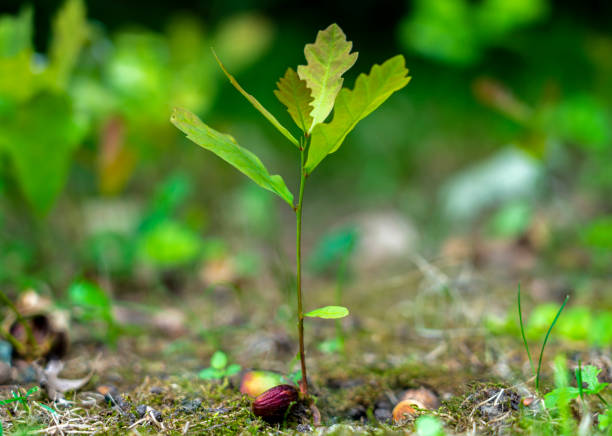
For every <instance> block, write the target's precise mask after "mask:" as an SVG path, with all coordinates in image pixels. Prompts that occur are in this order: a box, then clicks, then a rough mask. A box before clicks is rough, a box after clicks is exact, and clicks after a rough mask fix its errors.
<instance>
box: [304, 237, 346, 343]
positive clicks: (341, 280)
mask: <svg viewBox="0 0 612 436" xmlns="http://www.w3.org/2000/svg"><path fill="white" fill-rule="evenodd" d="M357 239H358V235H357V230H356V229H355V228H354V227H348V228H342V229H339V230H336V231H334V232H330V233H328V234H327V235H325V236H324V237H323V238H322V240H321V241H320V242H319V244H318V245H317V247H316V248H315V249H314V252H313V255H312V257H311V261H310V263H311V264H312V268H313V269H314V270H316V271H319V272H320V271H325V270H330V269H333V268H335V269H336V291H335V296H334V298H335V301H334V304H336V305H340V304H342V301H343V294H344V284H345V282H346V278H347V273H348V271H347V270H348V264H349V259H350V257H351V255H352V254H353V252H354V251H355V245H356V243H357ZM318 348H319V350H321V351H323V352H324V353H338V352H340V353H344V329H343V328H342V322H341V320H340V319H336V335H335V336H334V337H333V338H330V339H328V340H326V341H323V342H321V343H320V344H319V346H318Z"/></svg>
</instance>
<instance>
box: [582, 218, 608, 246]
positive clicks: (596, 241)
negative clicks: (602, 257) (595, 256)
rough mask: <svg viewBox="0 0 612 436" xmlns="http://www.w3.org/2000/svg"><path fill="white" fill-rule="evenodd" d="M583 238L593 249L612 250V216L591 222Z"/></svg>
mask: <svg viewBox="0 0 612 436" xmlns="http://www.w3.org/2000/svg"><path fill="white" fill-rule="evenodd" d="M582 238H583V241H584V242H585V243H586V244H587V245H589V246H591V247H594V248H600V249H604V250H612V216H605V217H601V218H598V219H596V220H594V221H593V222H591V223H590V224H589V225H588V226H587V227H586V229H585V230H584V232H583V234H582Z"/></svg>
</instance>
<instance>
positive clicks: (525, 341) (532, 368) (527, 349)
mask: <svg viewBox="0 0 612 436" xmlns="http://www.w3.org/2000/svg"><path fill="white" fill-rule="evenodd" d="M518 314H519V322H520V325H521V336H522V337H523V344H525V351H526V352H527V357H528V358H529V365H530V366H531V373H532V374H534V375H535V373H536V372H535V366H533V359H532V358H531V352H530V351H529V344H528V343H527V337H526V336H525V326H524V325H523V311H522V309H521V284H520V283H519V285H518Z"/></svg>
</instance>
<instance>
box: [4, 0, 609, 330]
mask: <svg viewBox="0 0 612 436" xmlns="http://www.w3.org/2000/svg"><path fill="white" fill-rule="evenodd" d="M51 3H52V4H42V3H41V4H36V3H34V7H27V6H23V7H22V5H21V4H14V3H11V2H8V3H7V4H6V5H5V4H3V5H2V6H1V7H0V13H1V14H2V15H1V17H0V285H4V286H5V287H6V289H7V290H9V293H16V292H21V290H25V289H28V288H32V287H33V288H36V289H38V290H42V291H44V292H43V293H46V294H48V293H55V292H57V293H61V292H60V291H59V290H68V289H70V286H71V284H72V283H74V282H75V277H77V278H81V277H87V279H92V280H93V282H96V283H100V284H101V285H104V286H102V287H103V289H105V291H107V292H108V296H109V298H112V297H113V296H114V293H115V292H123V290H124V289H132V288H136V289H140V288H141V287H147V288H149V287H151V286H153V287H155V288H159V289H166V290H180V289H181V288H184V287H186V286H189V284H190V283H197V285H198V286H201V285H202V284H204V285H205V286H212V284H214V283H216V284H219V283H223V284H224V285H226V286H229V287H230V288H231V289H234V290H236V291H237V292H238V293H240V291H239V290H240V289H241V287H242V286H243V285H244V283H245V280H252V279H254V278H257V277H260V276H262V272H263V271H266V269H265V267H266V265H269V264H274V266H273V268H275V269H274V271H273V274H274V275H275V280H276V282H275V283H276V284H277V285H278V287H280V288H290V287H291V283H292V280H293V279H292V278H291V274H289V273H288V268H287V265H286V264H287V259H286V256H285V253H286V247H285V245H286V244H285V243H284V242H283V241H282V240H281V241H280V242H279V241H277V240H276V239H275V238H273V237H272V235H273V234H274V233H275V232H276V231H277V230H278V229H279V228H283V227H284V226H285V224H286V222H285V218H286V217H285V216H284V215H283V214H282V213H281V212H278V211H277V210H276V208H275V206H274V202H273V200H272V197H271V196H270V195H269V193H267V192H261V191H258V190H257V189H253V188H251V187H248V186H247V185H245V184H244V183H243V182H242V181H241V179H240V178H239V176H235V175H234V174H233V173H232V172H231V171H228V170H225V169H224V168H223V167H222V166H221V165H220V164H219V163H217V162H214V161H212V160H211V161H206V162H204V161H202V160H200V158H199V157H197V158H196V157H195V156H196V155H197V151H193V152H192V151H191V148H190V147H184V146H183V145H181V144H182V142H181V139H180V136H181V135H180V134H179V133H178V132H176V131H175V129H174V128H172V126H170V125H169V124H168V123H167V120H168V118H169V116H170V112H171V108H172V107H174V106H181V107H188V108H189V109H191V110H193V111H194V112H197V114H198V115H199V116H202V117H204V116H206V117H208V118H210V119H211V120H213V121H214V123H215V124H216V125H219V126H220V127H222V128H223V129H224V130H231V131H235V132H237V136H243V137H248V138H249V144H252V148H253V151H255V152H257V153H258V154H260V155H262V156H263V158H264V159H265V160H266V161H270V162H271V164H272V165H273V166H274V167H276V168H280V169H281V171H280V174H281V175H283V176H286V175H287V174H288V173H289V168H290V167H289V162H290V160H289V159H290V152H289V151H285V150H284V149H282V148H280V147H278V148H275V145H276V142H277V137H276V136H275V132H274V131H273V130H271V129H267V128H266V127H260V125H259V124H258V123H257V122H255V120H256V118H257V114H256V113H254V112H251V111H249V110H248V109H245V110H243V109H241V106H239V105H238V99H239V98H240V96H237V95H234V93H233V92H231V91H230V90H229V87H228V86H227V83H226V81H225V79H224V78H223V77H222V73H221V72H220V71H219V69H218V68H217V67H216V63H215V61H214V58H213V57H212V56H211V54H210V50H209V49H210V47H211V46H213V47H215V50H216V52H217V53H218V54H219V56H220V58H222V59H223V60H224V62H225V64H226V65H227V68H228V69H229V70H231V71H232V72H233V73H235V74H236V75H237V79H238V80H239V81H240V82H241V83H244V84H245V87H248V89H250V90H252V91H253V93H254V94H257V95H258V96H261V101H262V104H264V105H265V106H266V107H270V109H271V111H272V112H275V113H280V116H279V121H280V122H281V123H283V124H284V123H285V122H289V116H288V114H285V113H284V112H283V111H282V107H281V105H280V104H279V103H277V102H276V101H275V100H274V96H273V95H272V93H270V92H269V91H268V90H269V89H270V88H271V87H272V85H273V84H274V81H275V80H276V78H277V77H279V76H280V75H281V74H282V72H283V65H281V63H282V60H283V59H289V60H292V61H295V62H297V61H298V59H297V58H294V59H292V58H291V56H292V55H291V54H290V53H295V52H297V51H298V50H297V47H298V46H299V45H300V43H301V41H303V40H304V38H305V37H306V36H305V35H309V34H311V33H312V31H313V29H316V28H319V27H320V25H321V23H322V22H324V23H326V22H332V21H335V20H337V19H339V18H338V17H336V16H329V17H328V16H326V15H325V14H332V15H333V14H336V13H337V12H336V11H334V10H333V8H332V9H330V10H327V9H326V10H321V11H318V12H317V13H316V14H314V13H312V12H306V11H302V10H301V9H299V7H298V6H296V5H294V6H291V7H290V6H287V5H285V4H283V3H282V2H280V1H279V0H272V1H270V2H268V3H267V6H265V7H264V6H261V5H254V4H250V3H245V4H242V3H241V4H234V3H232V4H227V5H226V4H223V5H222V7H221V6H219V5H216V3H215V4H212V3H211V5H208V6H206V7H201V5H200V6H198V7H197V8H196V7H195V6H194V7H193V8H192V9H188V10H181V5H179V4H177V5H174V4H170V3H169V4H167V5H165V6H164V8H165V9H164V10H167V14H162V15H161V18H160V16H156V17H153V18H154V19H152V17H151V15H152V14H153V13H154V12H153V11H157V10H158V9H155V10H153V9H151V11H147V10H144V11H141V13H140V16H139V17H138V22H134V21H135V19H134V18H133V16H131V15H129V14H126V15H125V16H117V17H114V16H113V17H111V18H112V19H111V18H109V17H108V16H104V15H100V14H101V9H100V4H102V2H98V1H97V0H89V1H83V0H66V1H63V0H61V1H60V0H58V1H56V2H51ZM11 5H13V6H11ZM215 5H216V6H215ZM245 5H246V6H245ZM183 6H184V5H183ZM11 7H12V8H13V9H11ZM352 7H353V9H354V14H343V16H342V20H343V21H342V22H341V24H343V22H346V23H347V28H348V29H350V32H351V34H354V35H355V41H356V43H357V42H358V43H359V44H360V45H361V46H364V47H368V49H367V50H363V52H364V57H367V56H372V57H374V56H375V57H376V58H377V59H380V58H381V57H384V55H385V54H391V53H395V52H397V51H398V50H402V51H403V52H404V54H405V56H406V57H407V61H408V63H409V64H410V65H412V66H413V71H414V72H415V77H416V79H415V82H414V84H413V89H412V91H411V93H410V95H399V96H398V97H397V98H396V99H394V100H393V101H392V102H390V104H389V105H387V106H384V107H383V108H381V110H380V112H378V113H376V114H373V115H372V116H371V117H370V118H369V119H367V120H365V121H364V123H363V126H362V127H361V128H360V129H359V130H358V131H356V132H355V133H354V135H353V136H351V137H349V138H348V139H347V140H348V141H349V142H350V143H351V144H350V150H351V152H350V153H346V152H345V151H344V150H339V151H338V153H340V154H342V157H339V158H338V159H335V160H333V161H331V162H330V163H329V165H326V166H325V167H323V168H321V169H320V170H319V171H320V174H319V177H317V178H316V179H313V180H312V181H311V182H310V188H309V190H311V192H312V196H313V198H320V199H321V200H320V203H319V204H317V205H316V207H314V208H313V210H314V209H316V210H317V213H316V214H314V213H313V214H312V216H310V217H309V219H310V220H311V221H312V222H313V224H314V223H315V222H316V220H318V222H317V223H316V225H315V226H314V227H315V228H319V229H329V228H341V227H342V223H343V222H345V221H341V222H340V223H339V222H337V221H335V218H333V217H335V216H343V215H347V214H351V213H353V212H354V211H355V210H372V211H375V210H377V209H379V208H380V207H381V205H384V206H385V208H390V209H393V210H392V212H393V216H395V217H397V218H398V219H399V220H401V221H402V225H404V226H405V227H408V228H411V229H413V230H414V229H419V233H420V234H421V237H420V238H419V242H418V244H419V245H418V247H417V246H416V243H411V244H406V247H407V248H405V249H406V250H416V249H418V250H419V251H422V252H423V254H424V255H426V256H427V257H429V256H436V255H437V254H438V253H440V254H441V255H442V256H447V255H448V254H449V253H450V252H452V251H453V249H452V248H453V247H454V248H455V249H456V248H457V246H458V245H459V246H460V248H461V246H463V247H464V246H465V245H466V244H468V245H469V244H471V245H474V246H475V247H472V248H470V250H471V251H470V250H468V252H469V253H471V259H472V260H473V261H474V262H475V263H478V262H482V261H483V259H484V261H487V260H490V259H496V258H497V257H496V256H497V255H498V254H499V253H498V252H495V253H492V252H491V247H490V246H489V245H487V244H484V243H483V242H482V241H483V240H486V242H490V241H493V242H495V243H496V244H497V243H499V244H506V246H505V247H506V248H508V247H511V249H515V250H516V249H522V250H523V251H521V252H520V254H521V256H520V257H521V258H523V259H526V258H527V257H528V255H533V254H534V253H537V254H538V256H536V258H537V259H543V261H544V262H549V263H550V265H551V267H552V268H562V270H563V277H564V278H566V279H567V280H568V281H570V282H572V283H574V284H576V285H578V286H579V287H580V286H581V287H588V286H587V285H584V283H586V282H585V281H584V280H583V276H584V274H586V272H589V273H594V274H606V272H607V271H608V269H609V262H610V260H611V256H612V215H611V213H612V208H611V206H610V200H609V199H610V195H611V194H612V159H610V156H611V152H612V121H611V119H612V104H611V103H610V102H612V34H611V33H610V29H609V26H606V24H607V23H606V22H605V20H604V19H603V17H605V16H606V11H609V6H608V5H606V4H603V3H598V4H597V5H595V6H592V7H591V6H586V5H581V4H578V3H576V4H571V5H570V4H566V3H558V2H551V1H548V0H480V1H469V0H437V1H426V0H413V1H406V2H405V3H401V4H399V3H398V4H397V5H396V8H397V9H394V10H393V11H380V13H381V14H385V13H386V15H381V17H378V16H374V14H371V13H370V12H371V9H368V8H369V6H368V5H366V4H363V5H352ZM190 8H191V6H190ZM198 8H199V9H198ZM292 8H296V9H295V10H293V9H292ZM296 10H297V11H299V12H300V13H298V14H295V13H294V12H295V11H296ZM7 11H9V12H10V13H8V12H7ZM288 11H289V12H291V13H289V12H288ZM205 12H207V13H205ZM302 12H304V13H303V14H302ZM155 13H156V12H155ZM294 15H297V16H298V17H299V18H298V19H295V18H290V17H291V16H294ZM100 16H103V17H104V18H102V19H100V18H99V17H100ZM130 17H131V18H130ZM363 17H368V20H371V21H372V22H375V23H377V25H378V26H379V28H380V32H376V33H374V32H371V31H370V27H368V26H369V25H370V24H369V23H370V21H368V26H366V25H365V24H364V22H363V21H360V20H363V19H364V18H363ZM381 22H384V26H380V25H379V24H380V23H381ZM372 25H373V24H372ZM394 45H395V46H394ZM378 52H381V53H378ZM385 52H388V53H385ZM367 53H371V55H368V54H367ZM371 60H373V59H366V60H365V61H364V64H365V63H367V62H369V61H371ZM247 73H248V74H247ZM354 79H355V77H353V76H350V74H349V76H348V77H347V79H346V81H347V85H349V86H350V85H352V82H353V80H354ZM275 105H276V106H275ZM283 117H284V118H283ZM381 132H384V134H381ZM268 150H273V151H268ZM192 153H193V154H192ZM275 159H276V161H275ZM175 168H180V172H178V173H177V172H175V170H174V169H175ZM355 168H359V171H358V173H356V172H355ZM212 186H214V187H215V189H210V188H211V187H212ZM290 188H293V187H292V186H290ZM218 192H223V194H222V195H219V194H217V193H218ZM305 213H307V214H309V213H310V212H309V211H308V210H306V211H305ZM387 227H388V226H387ZM326 231H327V230H325V231H323V232H322V233H325V232H326ZM415 232H416V231H415ZM359 236H360V240H362V241H365V240H367V238H368V235H361V234H360V235H359ZM362 236H363V238H361V237H362ZM449 236H453V237H455V236H457V237H458V239H461V240H460V241H459V244H457V241H456V240H453V239H457V238H449ZM305 238H306V241H309V239H311V236H310V235H308V234H306V235H305ZM396 239H397V238H396ZM466 241H467V242H466ZM307 243H308V244H309V245H310V244H311V243H314V241H309V242H307ZM462 243H463V245H461V244H462ZM453 244H454V245H453ZM440 247H441V248H440ZM526 247H527V248H526ZM464 248H465V247H464ZM529 250H531V251H529ZM455 251H457V250H455ZM459 251H461V250H459ZM464 251H465V249H464ZM515 253H516V252H515ZM525 253H527V255H526V254H525ZM355 256H356V257H357V256H360V254H359V253H355ZM271 258H272V260H271ZM275 262H276V264H275ZM502 262H503V263H505V264H507V263H508V259H507V258H503V257H502ZM332 263H334V262H332ZM343 263H344V261H342V260H338V261H337V262H335V263H334V265H335V267H334V272H333V273H335V274H337V276H336V278H337V280H338V283H342V282H343V280H341V279H340V278H339V277H340V276H342V274H341V273H340V271H341V270H342V267H340V265H342V264H343ZM351 272H352V273H355V274H359V272H360V271H357V270H355V271H351ZM312 274H313V275H318V276H325V272H324V271H320V270H317V269H316V268H315V269H313V270H312ZM327 278H329V277H327ZM332 278H333V277H332ZM191 279H192V280H193V282H190V280H191ZM339 288H341V286H339ZM51 290H54V292H51ZM56 290H58V291H56ZM66 292H68V291H66ZM240 298H242V297H240ZM568 313H570V312H568ZM285 318H287V320H288V321H290V319H289V318H290V317H289V316H285Z"/></svg>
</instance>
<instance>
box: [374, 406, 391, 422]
mask: <svg viewBox="0 0 612 436" xmlns="http://www.w3.org/2000/svg"><path fill="white" fill-rule="evenodd" d="M374 416H375V417H376V419H377V420H378V421H381V422H390V421H391V419H392V418H393V414H392V413H391V411H390V410H389V409H376V410H375V411H374Z"/></svg>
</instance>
